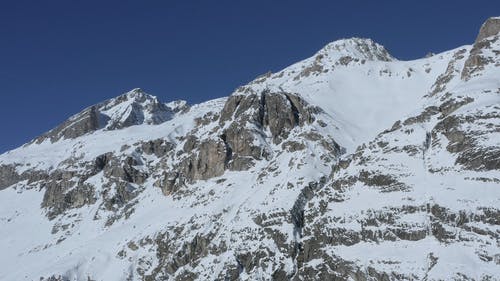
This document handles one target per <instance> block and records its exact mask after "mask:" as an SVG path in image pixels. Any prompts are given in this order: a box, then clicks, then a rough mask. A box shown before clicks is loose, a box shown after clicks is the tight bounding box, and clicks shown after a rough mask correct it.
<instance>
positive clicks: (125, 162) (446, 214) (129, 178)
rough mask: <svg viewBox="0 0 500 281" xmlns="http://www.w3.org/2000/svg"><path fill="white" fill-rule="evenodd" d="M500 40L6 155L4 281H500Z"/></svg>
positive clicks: (379, 50) (377, 64)
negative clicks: (237, 280)
mask: <svg viewBox="0 0 500 281" xmlns="http://www.w3.org/2000/svg"><path fill="white" fill-rule="evenodd" d="M499 30H500V24H499V23H498V19H494V18H493V19H490V20H488V21H487V22H486V23H485V25H483V27H482V28H481V32H480V35H479V36H478V38H477V40H476V42H475V43H474V44H473V45H470V46H463V47H459V48H456V49H454V50H450V51H447V52H443V53H441V54H436V55H433V56H430V57H427V58H423V59H418V60H414V61H399V60H397V59H395V58H393V57H392V56H391V55H390V54H389V53H388V52H387V51H386V50H385V48H384V47H383V46H381V45H379V44H377V43H375V42H373V41H372V40H369V39H359V38H352V39H344V40H339V41H335V42H332V43H330V44H328V45H327V46H325V47H324V48H323V49H321V50H320V51H318V52H317V53H316V54H315V55H314V56H312V57H311V58H308V59H305V60H303V61H301V62H298V63H296V64H294V65H291V66H290V67H287V68H285V69H284V70H282V71H280V72H277V73H269V74H265V75H263V76H260V77H258V78H256V79H255V80H254V81H252V82H251V83H249V84H247V85H244V86H242V87H240V88H238V89H236V90H235V92H234V93H232V95H230V96H229V97H227V98H221V99H217V100H212V101H208V102H205V103H201V104H198V105H193V106H188V105H186V103H185V102H183V101H177V102H171V103H168V104H163V103H161V102H159V101H158V100H157V99H156V98H155V97H153V96H149V95H147V94H146V93H144V92H143V91H142V90H140V89H134V90H132V91H131V92H129V93H125V94H123V95H121V96H119V97H117V98H114V99H111V100H108V101H105V102H103V103H100V104H98V105H95V106H91V107H89V108H86V109H85V110H83V111H82V112H80V113H78V114H76V115H74V116H73V117H71V118H69V119H68V120H67V121H66V122H64V123H63V124H61V125H60V126H58V127H57V128H55V129H53V130H51V131H49V132H47V133H46V134H44V135H42V136H40V137H38V138H36V139H34V140H33V141H32V142H30V143H28V144H26V145H24V146H22V147H20V148H17V149H15V150H12V151H9V152H7V153H5V154H3V155H1V156H0V206H1V208H0V225H1V227H0V248H1V249H2V253H1V254H0V264H2V268H3V269H2V270H0V280H35V279H36V280H40V278H42V279H43V280H87V279H91V280H166V279H168V280H171V279H172V280H193V279H196V280H222V279H224V280H236V279H238V278H239V279H240V280H269V279H276V280H290V279H292V280H332V279H333V280H451V279H457V280H499V279H498V276H500V246H499V243H498V241H499V238H500V207H499V206H500V176H499V175H500V173H499V170H500V141H499V140H500V107H499V104H500V80H499V79H498V78H499V77H500V67H499V66H500V40H499V35H498V31H499ZM20 264H22V265H23V266H22V267H20V266H19V265H20ZM370 278H371V279H370Z"/></svg>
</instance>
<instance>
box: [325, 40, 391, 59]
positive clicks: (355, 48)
mask: <svg viewBox="0 0 500 281" xmlns="http://www.w3.org/2000/svg"><path fill="white" fill-rule="evenodd" d="M318 54H323V55H334V56H339V57H343V56H350V57H354V58H359V59H365V60H380V61H391V60H394V57H393V56H391V55H390V54H389V52H388V51H387V50H386V49H385V47H384V46H382V45H380V44H378V43H376V42H375V41H373V40H372V39H369V38H358V37H352V38H346V39H340V40H336V41H333V42H331V43H328V44H327V45H326V46H325V47H323V48H322V49H321V50H320V51H319V52H318Z"/></svg>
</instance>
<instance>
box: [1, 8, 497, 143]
mask: <svg viewBox="0 0 500 281" xmlns="http://www.w3.org/2000/svg"><path fill="white" fill-rule="evenodd" d="M460 2H461V1H427V2H426V1H272V0H269V1H256V0H253V1H138V0H137V1H67V0H65V1H56V0H50V1H23V0H17V1H16V0H12V1H7V0H5V1H1V2H0V36H1V39H0V97H1V102H0V120H1V122H0V134H1V138H0V152H4V151H6V150H8V149H12V148H14V147H17V146H19V145H22V144H23V143H25V142H27V141H29V140H30V139H32V138H34V137H36V136H37V135H40V134H41V133H43V132H45V131H47V130H49V129H51V128H53V127H55V126H56V125H58V124H59V123H61V122H63V121H64V120H65V119H66V118H67V117H69V116H70V115H72V114H74V113H77V112H79V111H80V110H81V109H83V108H85V107H87V106H89V105H92V104H95V103H97V102H100V101H102V100H105V99H108V98H111V97H114V96H117V95H119V94H121V93H123V92H125V91H127V90H130V89H132V88H136V87H140V88H143V89H144V90H146V91H147V92H149V93H151V94H153V95H156V96H158V97H159V98H160V99H161V100H162V101H165V102H166V101H170V100H175V99H185V100H187V101H188V102H190V103H198V102H201V101H205V100H208V99H212V98H216V97H221V96H226V95H229V94H230V93H231V92H232V91H233V90H234V89H235V88H236V87H237V86H239V85H242V84H245V83H246V82H248V81H250V80H252V79H253V78H254V77H256V76H257V75H259V74H262V73H264V72H267V71H269V70H270V71H277V70H280V69H282V68H284V67H286V66H287V65H290V64H292V63H294V62H296V61H298V60H300V59H303V58H306V57H309V56H311V55H312V54H313V53H314V52H315V51H317V50H318V49H320V48H321V47H322V46H323V45H325V44H326V43H328V42H330V41H334V40H336V39H340V38H345V37H352V36H358V37H369V38H372V39H374V40H375V41H376V42H378V43H380V44H382V45H384V46H385V47H386V48H387V49H388V50H389V52H390V53H391V54H392V55H394V56H395V57H397V58H399V59H413V58H419V57H422V56H424V55H425V54H426V53H427V52H429V51H432V52H440V51H444V50H447V49H451V48H454V47H458V46H460V45H464V44H470V43H471V42H473V41H474V39H475V36H476V35H477V32H478V30H479V27H480V25H481V24H482V23H483V22H484V20H485V19H486V18H488V17H489V16H498V15H500V1H464V3H460Z"/></svg>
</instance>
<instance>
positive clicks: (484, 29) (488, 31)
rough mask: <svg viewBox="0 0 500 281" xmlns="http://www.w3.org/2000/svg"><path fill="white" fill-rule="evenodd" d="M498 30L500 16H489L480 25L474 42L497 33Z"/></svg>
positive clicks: (499, 29)
mask: <svg viewBox="0 0 500 281" xmlns="http://www.w3.org/2000/svg"><path fill="white" fill-rule="evenodd" d="M499 32H500V18H489V19H487V20H486V22H485V23H483V25H482V26H481V29H480V30H479V34H478V36H477V38H476V43H477V42H479V41H481V40H483V39H484V38H487V37H490V36H494V35H497V34H498V33H499Z"/></svg>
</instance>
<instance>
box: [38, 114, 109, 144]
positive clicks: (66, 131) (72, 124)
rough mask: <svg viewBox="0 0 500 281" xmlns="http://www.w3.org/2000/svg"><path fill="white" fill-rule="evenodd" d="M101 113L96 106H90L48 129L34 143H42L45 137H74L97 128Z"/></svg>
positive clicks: (55, 138)
mask: <svg viewBox="0 0 500 281" xmlns="http://www.w3.org/2000/svg"><path fill="white" fill-rule="evenodd" d="M100 119H101V115H100V113H99V111H98V110H97V107H96V106H91V107H89V108H87V109H85V110H83V111H82V112H80V113H78V114H77V115H74V116H72V117H71V118H69V119H68V120H67V121H65V122H64V123H62V124H61V125H59V126H57V127H56V128H55V129H53V130H50V131H49V132H48V133H46V134H44V135H42V136H40V137H38V138H37V139H36V140H35V141H36V143H42V142H43V141H44V140H46V139H50V140H51V141H52V142H54V141H57V140H59V139H62V138H66V139H74V138H77V137H80V136H83V135H85V134H87V133H90V132H93V131H95V130H97V129H99V127H100V126H99V125H100V124H99V120H100Z"/></svg>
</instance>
